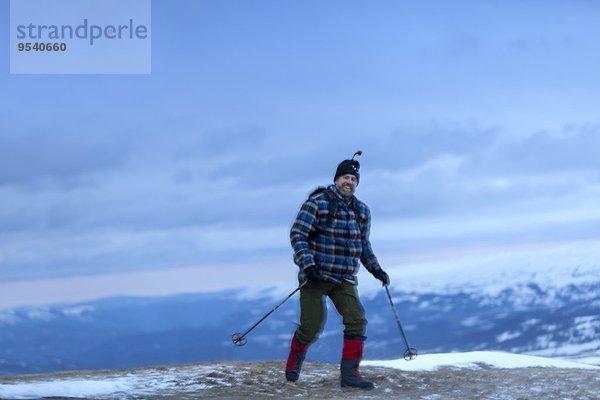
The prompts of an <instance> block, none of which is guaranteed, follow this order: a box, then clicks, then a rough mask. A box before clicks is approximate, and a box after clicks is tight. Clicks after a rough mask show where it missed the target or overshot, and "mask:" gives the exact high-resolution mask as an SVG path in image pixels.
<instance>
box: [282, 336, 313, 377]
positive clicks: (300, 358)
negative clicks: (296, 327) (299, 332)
mask: <svg viewBox="0 0 600 400" xmlns="http://www.w3.org/2000/svg"><path fill="white" fill-rule="evenodd" d="M309 345H310V344H302V343H300V342H299V341H298V339H296V335H294V337H293V338H292V343H291V344H290V355H289V356H288V359H287V364H286V365H285V379H287V380H288V382H296V381H297V380H298V378H299V377H300V370H301V369H302V363H303V362H304V357H306V350H308V346H309Z"/></svg>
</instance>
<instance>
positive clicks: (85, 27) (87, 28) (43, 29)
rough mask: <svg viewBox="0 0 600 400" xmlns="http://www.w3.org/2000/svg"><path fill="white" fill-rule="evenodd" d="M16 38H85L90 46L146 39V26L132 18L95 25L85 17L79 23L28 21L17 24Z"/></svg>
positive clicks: (41, 39)
mask: <svg viewBox="0 0 600 400" xmlns="http://www.w3.org/2000/svg"><path fill="white" fill-rule="evenodd" d="M16 29H17V39H19V40H31V41H34V40H40V41H49V40H50V41H51V40H65V39H69V40H73V39H83V40H87V41H88V42H89V44H90V46H93V45H94V42H95V41H96V42H97V41H98V40H101V39H106V40H115V39H117V40H122V39H129V40H133V39H147V38H148V27H147V26H146V25H143V24H140V25H138V24H136V23H135V22H134V20H133V19H129V21H127V23H126V24H122V25H104V26H103V25H95V24H90V23H89V21H88V19H87V18H85V19H84V20H83V22H82V23H81V24H80V25H77V26H73V25H60V26H58V25H40V24H34V23H30V24H28V25H18V26H17V27H16Z"/></svg>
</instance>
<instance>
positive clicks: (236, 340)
mask: <svg viewBox="0 0 600 400" xmlns="http://www.w3.org/2000/svg"><path fill="white" fill-rule="evenodd" d="M231 341H232V342H233V344H235V345H236V346H240V347H241V346H243V345H245V344H246V342H247V341H248V339H246V336H242V334H240V333H234V334H233V335H231Z"/></svg>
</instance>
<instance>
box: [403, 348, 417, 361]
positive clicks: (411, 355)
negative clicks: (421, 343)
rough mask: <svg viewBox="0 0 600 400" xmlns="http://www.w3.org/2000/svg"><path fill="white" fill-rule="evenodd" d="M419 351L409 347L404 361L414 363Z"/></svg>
mask: <svg viewBox="0 0 600 400" xmlns="http://www.w3.org/2000/svg"><path fill="white" fill-rule="evenodd" d="M417 355H418V353H417V349H415V348H412V347H409V348H408V349H406V351H405V352H404V359H405V360H406V361H412V360H414V359H415V358H417Z"/></svg>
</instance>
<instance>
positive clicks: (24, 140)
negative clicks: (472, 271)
mask: <svg viewBox="0 0 600 400" xmlns="http://www.w3.org/2000/svg"><path fill="white" fill-rule="evenodd" d="M8 3H9V2H8V1H3V2H1V3H0V14H1V15H2V18H1V21H0V23H1V24H2V26H3V27H4V28H3V29H1V30H0V52H1V53H2V54H5V55H6V57H3V58H2V60H3V61H4V62H3V68H2V69H3V71H2V73H0V202H1V207H0V286H1V287H2V288H3V289H4V290H5V293H7V292H6V290H8V289H9V288H12V289H13V292H14V293H17V292H19V293H23V292H24V291H35V292H38V293H40V295H39V297H40V299H39V300H38V303H43V302H52V301H62V300H65V298H63V297H60V295H59V294H60V293H63V292H69V288H73V287H75V286H77V287H78V288H79V289H78V290H79V291H83V293H81V294H80V295H79V297H77V296H75V295H74V296H73V297H68V299H69V300H73V299H83V298H85V297H86V295H85V293H86V292H87V293H91V292H93V291H94V290H96V289H98V287H95V286H94V285H96V286H102V288H101V289H102V290H100V291H101V292H102V294H101V295H112V294H127V293H132V294H135V293H140V290H141V289H140V288H141V287H144V285H145V284H146V283H145V282H146V281H145V280H144V279H146V278H147V279H148V282H150V281H151V280H152V282H157V283H156V284H157V285H159V284H160V283H161V282H162V283H164V277H165V276H171V277H178V279H179V280H176V279H175V278H173V279H171V281H172V282H170V284H171V285H172V286H171V289H170V290H168V292H169V293H171V292H177V291H179V290H181V291H193V290H215V289H220V288H224V287H237V286H252V285H258V284H259V283H260V282H264V281H266V282H268V281H271V280H281V281H283V282H285V281H286V280H289V282H290V287H293V285H294V284H295V283H294V281H293V279H294V274H295V266H294V265H293V263H292V256H291V248H290V246H289V241H288V231H289V228H290V226H291V223H292V220H293V218H294V217H295V214H296V212H297V210H298V208H299V206H300V204H301V203H302V201H303V200H304V198H305V197H306V195H307V194H308V193H309V192H310V191H311V189H312V188H314V187H315V186H317V185H325V184H328V183H330V182H331V180H332V178H333V175H334V172H335V168H336V166H337V164H338V163H339V162H340V161H341V160H343V159H345V158H349V157H351V156H352V154H353V153H354V152H355V151H356V150H358V149H362V150H363V152H364V154H363V156H362V157H361V158H360V162H361V164H362V169H361V173H362V176H361V182H360V185H359V187H358V191H357V196H358V197H359V198H361V199H362V200H364V201H365V202H367V204H369V206H370V208H371V211H372V215H373V226H372V242H373V246H374V249H375V251H376V253H377V254H378V256H379V258H380V261H381V263H382V265H383V266H384V268H386V267H387V268H401V267H402V263H403V261H405V260H409V259H414V258H419V257H422V256H425V255H426V256H434V255H435V254H438V255H439V256H440V257H442V256H443V255H444V254H447V253H448V252H468V251H469V249H474V248H478V249H481V248H486V249H489V251H496V250H497V249H500V248H502V249H506V248H510V246H521V247H522V246H540V245H552V244H553V243H562V242H572V241H578V240H590V239H591V240H594V239H600V205H599V204H600V202H599V194H600V172H599V170H600V169H599V167H600V157H598V149H600V118H599V116H598V115H599V114H598V110H600V76H598V75H599V73H598V71H599V70H600V3H598V2H594V1H585V0H569V1H567V0H565V1H535V0H531V1H486V2H481V1H452V2H447V1H421V2H408V1H378V2H367V1H337V0H336V1H331V0H329V1H299V0H298V1H284V2H282V1H262V0H254V1H244V0H239V1H233V0H219V1H217V0H214V1H204V0H177V1H166V0H165V1H162V0H155V1H153V4H152V32H151V34H152V73H151V74H150V75H10V74H9V63H8V54H9V49H8V30H7V29H5V27H6V26H7V25H8V11H9V7H8ZM169 271H173V274H170V273H169ZM186 271H188V272H189V275H187V276H189V277H190V278H192V277H193V279H186ZM102 276H104V278H103V277H102ZM119 277H123V282H128V283H127V284H126V285H124V286H122V287H120V286H119V285H117V284H115V283H114V282H116V281H119ZM103 279H104V280H103ZM107 279H108V280H107ZM365 279H366V278H365ZM82 282H83V283H82ZM107 282H113V283H107ZM177 282H180V285H179V286H178V283H177ZM52 285H54V286H53V287H54V289H53V291H51V292H50V291H49V292H47V293H46V292H44V289H43V288H48V287H51V286H52ZM81 285H83V286H81ZM86 285H87V286H86ZM127 285H130V286H127ZM148 285H150V284H148ZM116 287H118V290H117V289H112V288H116ZM81 288H83V289H81ZM17 289H18V290H17ZM144 293H145V292H144ZM156 293H158V291H157V292H156ZM160 293H162V292H160ZM98 296H100V295H98ZM0 297H1V296H0ZM23 303H26V300H23ZM7 304H11V305H13V304H20V303H19V301H17V300H14V301H13V302H10V301H8V300H7V299H6V297H5V298H4V299H0V306H3V305H7Z"/></svg>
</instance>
